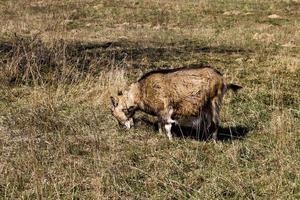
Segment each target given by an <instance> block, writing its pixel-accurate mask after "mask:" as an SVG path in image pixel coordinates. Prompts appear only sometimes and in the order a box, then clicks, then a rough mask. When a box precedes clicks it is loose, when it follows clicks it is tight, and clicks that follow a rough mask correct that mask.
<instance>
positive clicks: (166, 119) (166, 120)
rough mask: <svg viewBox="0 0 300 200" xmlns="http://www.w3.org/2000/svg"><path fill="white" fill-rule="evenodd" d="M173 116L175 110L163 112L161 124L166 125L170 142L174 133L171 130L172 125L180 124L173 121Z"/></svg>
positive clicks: (170, 108) (170, 109)
mask: <svg viewBox="0 0 300 200" xmlns="http://www.w3.org/2000/svg"><path fill="white" fill-rule="evenodd" d="M172 114H173V108H172V107H169V108H168V109H166V110H164V112H162V114H161V117H160V118H161V120H160V121H161V123H163V124H164V127H165V130H166V134H167V136H168V138H169V140H172V133H171V129H172V123H175V124H178V123H177V121H176V120H173V119H172V118H171V116H172Z"/></svg>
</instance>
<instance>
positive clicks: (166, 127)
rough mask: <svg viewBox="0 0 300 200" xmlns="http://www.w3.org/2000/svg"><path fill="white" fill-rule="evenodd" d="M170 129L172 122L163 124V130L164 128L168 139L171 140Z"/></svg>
mask: <svg viewBox="0 0 300 200" xmlns="http://www.w3.org/2000/svg"><path fill="white" fill-rule="evenodd" d="M171 129H172V124H171V123H167V124H165V130H166V134H167V136H168V138H169V140H172V133H171Z"/></svg>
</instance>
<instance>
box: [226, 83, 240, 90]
mask: <svg viewBox="0 0 300 200" xmlns="http://www.w3.org/2000/svg"><path fill="white" fill-rule="evenodd" d="M242 88H243V87H242V86H240V85H237V84H233V83H229V84H227V85H226V90H233V91H234V92H237V91H238V90H239V89H242Z"/></svg>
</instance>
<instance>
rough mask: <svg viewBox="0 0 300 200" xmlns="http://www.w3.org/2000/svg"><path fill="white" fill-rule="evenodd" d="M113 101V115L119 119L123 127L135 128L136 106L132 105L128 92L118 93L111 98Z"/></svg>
mask: <svg viewBox="0 0 300 200" xmlns="http://www.w3.org/2000/svg"><path fill="white" fill-rule="evenodd" d="M110 99H111V104H112V106H111V113H112V115H113V116H114V117H115V118H116V119H117V121H118V122H119V124H120V125H121V126H125V127H126V129H130V128H131V127H132V126H133V118H132V117H133V115H134V113H135V106H132V105H130V101H129V99H128V92H124V93H123V92H120V91H119V92H118V95H117V96H115V97H113V96H111V97H110Z"/></svg>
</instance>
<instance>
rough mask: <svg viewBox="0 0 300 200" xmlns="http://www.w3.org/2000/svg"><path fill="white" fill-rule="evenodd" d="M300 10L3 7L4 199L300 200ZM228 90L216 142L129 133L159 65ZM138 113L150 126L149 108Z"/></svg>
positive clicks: (47, 2)
mask: <svg viewBox="0 0 300 200" xmlns="http://www.w3.org/2000/svg"><path fill="white" fill-rule="evenodd" d="M299 53H300V2H299V1H296V0H295V1H292V0H282V1H281V0H274V1H271V0H269V1H267V0H261V1H256V0H222V1H221V0H212V1H209V0H203V1H184V0H176V1H171V0H162V1H154V0H142V1H138V0H128V1H124V0H118V1H117V0H107V1H104V0H102V1H101V0H72V1H59V0H56V1H54V0H53V1H51V0H40V1H34V0H26V1H18V0H4V1H1V2H0V68H1V71H0V199H188V198H192V199H297V198H298V199H299V198H300V133H299V129H300V122H299V118H300V106H299V105H300V97H299V91H300V81H299V80H300V56H299V55H300V54H299ZM194 64H200V65H211V66H213V67H215V68H216V69H218V70H220V71H221V72H222V73H223V74H224V75H225V77H226V78H227V80H228V81H229V82H235V83H238V84H240V85H242V86H243V89H242V90H241V91H240V92H239V93H238V94H232V93H229V94H228V95H227V96H226V98H225V101H224V106H223V109H222V114H221V116H222V117H221V118H222V128H221V130H220V132H219V140H218V142H217V143H213V142H210V141H202V140H197V139H194V138H189V137H176V139H175V140H174V141H173V142H170V141H168V139H167V138H166V137H165V135H162V134H158V133H157V131H156V130H155V128H154V127H152V126H147V125H143V124H141V125H140V126H139V127H138V128H136V129H132V130H130V131H124V130H122V129H119V127H118V125H117V123H116V122H115V120H114V119H113V118H112V116H111V115H110V111H109V104H110V102H109V96H110V95H111V94H115V93H116V92H117V90H118V89H122V88H124V87H125V86H126V85H128V84H129V83H132V82H133V81H135V80H136V79H137V78H138V77H139V76H141V75H142V74H143V73H145V72H147V71H149V70H151V69H154V68H176V67H182V66H189V65H194ZM139 116H140V117H147V116H144V114H142V113H140V114H139Z"/></svg>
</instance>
